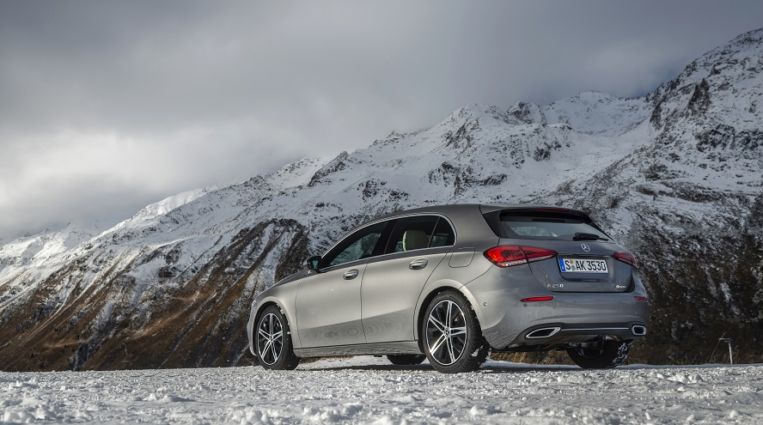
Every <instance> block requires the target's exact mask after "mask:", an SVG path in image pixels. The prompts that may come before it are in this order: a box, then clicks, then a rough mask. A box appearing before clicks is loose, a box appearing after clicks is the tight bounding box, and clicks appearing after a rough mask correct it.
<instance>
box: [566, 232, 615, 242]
mask: <svg viewBox="0 0 763 425" xmlns="http://www.w3.org/2000/svg"><path fill="white" fill-rule="evenodd" d="M572 240H573V241H598V240H602V241H606V240H608V239H607V238H602V237H601V236H599V235H597V234H595V233H582V232H579V233H575V235H574V236H573V237H572Z"/></svg>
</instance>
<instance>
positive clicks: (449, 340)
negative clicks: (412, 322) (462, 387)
mask: <svg viewBox="0 0 763 425" xmlns="http://www.w3.org/2000/svg"><path fill="white" fill-rule="evenodd" d="M421 338H423V341H422V342H423V344H422V345H423V347H424V353H425V354H426V356H427V358H428V359H429V363H431V364H432V367H434V368H435V369H436V370H437V371H439V372H444V373H460V372H471V371H473V370H476V369H478V368H479V367H480V365H481V364H482V363H483V362H484V361H485V359H486V358H487V354H488V348H487V345H486V344H485V342H484V340H483V338H482V332H481V330H480V327H479V323H478V322H477V317H476V316H475V315H474V311H473V310H472V308H471V306H470V305H469V303H468V302H467V301H466V299H465V298H464V297H463V296H462V295H461V294H458V293H456V292H452V291H446V292H443V293H440V294H438V295H437V296H435V297H434V299H433V300H432V301H431V302H430V303H429V306H428V307H427V309H426V312H425V313H424V320H423V321H422V324H421Z"/></svg>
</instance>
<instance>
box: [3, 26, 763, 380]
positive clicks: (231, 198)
mask: <svg viewBox="0 0 763 425" xmlns="http://www.w3.org/2000/svg"><path fill="white" fill-rule="evenodd" d="M762 71H763V30H757V31H753V32H750V33H747V34H743V35H741V36H739V37H737V38H736V39H734V40H732V41H731V42H730V43H728V44H726V45H724V46H721V47H719V48H717V49H714V50H712V51H710V52H708V53H707V54H705V55H703V56H702V57H701V58H699V59H697V60H695V61H694V62H692V63H691V64H689V65H688V66H687V67H686V69H685V70H684V71H683V72H682V73H681V74H680V75H679V76H678V77H676V78H675V79H674V80H671V81H669V82H666V83H664V84H662V85H661V86H660V87H658V88H657V89H655V91H654V92H652V93H650V94H649V95H647V96H645V97H642V98H633V99H621V98H617V97H614V96H610V95H607V94H604V93H596V92H584V93H581V94H580V95H578V96H575V97H572V98H569V99H563V100H560V101H557V102H554V103H551V104H549V105H536V104H532V103H526V102H520V103H518V104H516V105H514V106H512V107H511V108H509V109H501V108H498V107H494V106H481V105H471V106H468V107H465V108H461V109H459V110H457V111H455V112H454V113H453V114H451V115H450V116H449V117H447V118H446V119H445V120H444V121H442V122H440V123H439V124H437V125H434V126H433V127H431V128H429V129H426V130H422V131H417V132H412V133H397V132H393V133H391V134H390V135H388V136H387V137H385V138H384V139H381V140H377V141H375V142H373V143H372V144H371V145H370V146H369V147H367V148H365V149H361V150H358V151H355V152H351V153H348V152H343V153H341V154H339V155H338V156H336V157H335V158H332V159H304V160H300V161H297V162H294V163H292V164H289V165H286V166H285V167H283V168H281V169H279V170H277V171H275V172H274V173H271V174H269V175H266V176H257V177H253V178H251V179H249V180H247V181H245V182H242V183H240V184H236V185H233V186H229V187H225V188H221V189H215V190H205V191H194V192H190V193H186V194H181V195H178V196H176V197H172V198H168V199H167V200H164V201H161V202H159V203H157V204H154V205H151V206H148V207H146V208H144V209H143V210H141V211H140V212H138V213H137V214H136V215H135V216H134V217H132V218H130V219H128V220H126V221H124V222H122V223H120V224H118V225H116V226H114V227H113V228H111V229H108V230H106V231H104V232H102V233H99V234H92V235H90V234H83V233H76V232H72V231H61V232H53V233H52V234H48V235H47V236H46V235H39V236H35V237H31V238H26V239H21V240H17V241H13V242H10V243H8V244H6V245H4V246H2V247H1V248H0V341H5V342H3V343H0V360H2V363H0V364H2V365H3V366H2V367H0V368H2V369H67V368H71V369H80V368H126V367H133V368H134V367H173V366H202V365H233V364H240V363H246V362H248V361H249V356H248V354H246V352H245V345H246V337H245V332H244V325H245V323H246V319H247V315H248V306H249V304H250V302H251V299H252V297H253V296H254V294H255V293H256V292H257V291H260V290H263V289H264V288H266V287H268V286H269V285H271V284H273V283H274V282H275V281H276V280H277V279H279V278H281V277H283V276H285V275H287V274H289V273H291V272H294V271H295V270H297V269H298V268H299V267H301V264H302V262H303V261H304V259H305V258H306V257H307V256H308V255H309V254H312V253H319V252H321V251H322V250H323V249H325V248H326V247H327V246H328V245H329V244H330V243H331V242H332V241H334V240H336V239H337V238H339V237H340V236H341V235H342V234H344V233H345V232H346V231H348V230H350V229H351V228H352V227H353V226H354V225H356V224H358V223H360V222H361V221H363V220H366V219H369V218H371V217H374V216H376V215H379V214H382V213H386V212H389V211H392V210H397V209H402V208H410V207H416V206H424V205H431V204H441V203H452V202H481V203H493V202H506V203H521V202H534V203H551V204H559V205H566V206H572V207H577V208H581V209H584V210H587V211H590V212H591V213H592V214H593V215H594V216H595V217H596V218H597V219H598V220H599V221H600V222H601V223H602V224H603V225H604V227H606V228H608V229H610V230H611V232H612V233H613V234H614V235H615V236H616V237H617V238H618V239H620V240H621V241H622V242H623V243H625V244H626V245H628V246H630V247H631V248H632V249H633V250H634V251H635V252H636V253H637V254H638V255H639V256H640V257H641V258H642V259H643V263H644V271H645V273H646V275H647V278H648V282H649V287H650V292H651V297H652V302H653V305H654V312H653V317H652V325H651V330H652V331H651V335H650V336H649V337H648V339H647V340H646V342H644V343H642V344H640V345H639V346H638V349H637V351H636V353H635V357H636V358H637V359H639V360H642V361H649V362H666V361H670V362H704V361H708V360H710V359H711V356H712V354H713V352H712V351H713V347H712V345H713V344H712V343H713V342H714V341H717V338H718V337H720V336H722V335H725V336H730V337H733V338H735V339H736V341H737V344H738V345H737V347H738V348H739V354H738V355H737V357H738V358H740V359H742V360H748V361H750V360H758V361H760V360H761V359H763V349H761V347H762V346H763V344H761V342H763V331H762V329H763V313H761V312H762V311H763V252H762V249H763V172H762V171H761V170H762V169H763V126H762V125H761V123H763V121H762V120H761V118H763V110H762V108H763V99H761V97H762V96H763V72H762ZM708 341H710V343H708Z"/></svg>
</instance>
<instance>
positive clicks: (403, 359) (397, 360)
mask: <svg viewBox="0 0 763 425" xmlns="http://www.w3.org/2000/svg"><path fill="white" fill-rule="evenodd" d="M426 358H427V356H425V355H423V354H392V355H389V356H387V359H389V362H390V363H392V364H395V365H398V366H413V365H417V364H420V363H421V362H423V361H424V359H426Z"/></svg>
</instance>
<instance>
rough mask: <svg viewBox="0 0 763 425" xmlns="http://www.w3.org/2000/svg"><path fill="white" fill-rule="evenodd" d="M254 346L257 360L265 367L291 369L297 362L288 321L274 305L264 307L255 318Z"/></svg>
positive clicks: (297, 358)
mask: <svg viewBox="0 0 763 425" xmlns="http://www.w3.org/2000/svg"><path fill="white" fill-rule="evenodd" d="M254 348H255V350H254V351H255V352H256V353H257V354H256V356H257V362H258V363H259V364H260V366H262V367H264V368H265V369H272V370H292V369H294V368H296V367H297V365H298V364H299V357H297V356H296V355H294V350H293V346H292V344H291V332H290V331H289V323H288V322H287V321H286V317H285V316H284V315H283V313H282V312H281V309H280V308H278V307H276V306H274V305H271V306H269V307H267V308H265V310H263V312H262V314H260V317H259V318H258V319H257V324H256V326H255V328H254Z"/></svg>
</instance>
